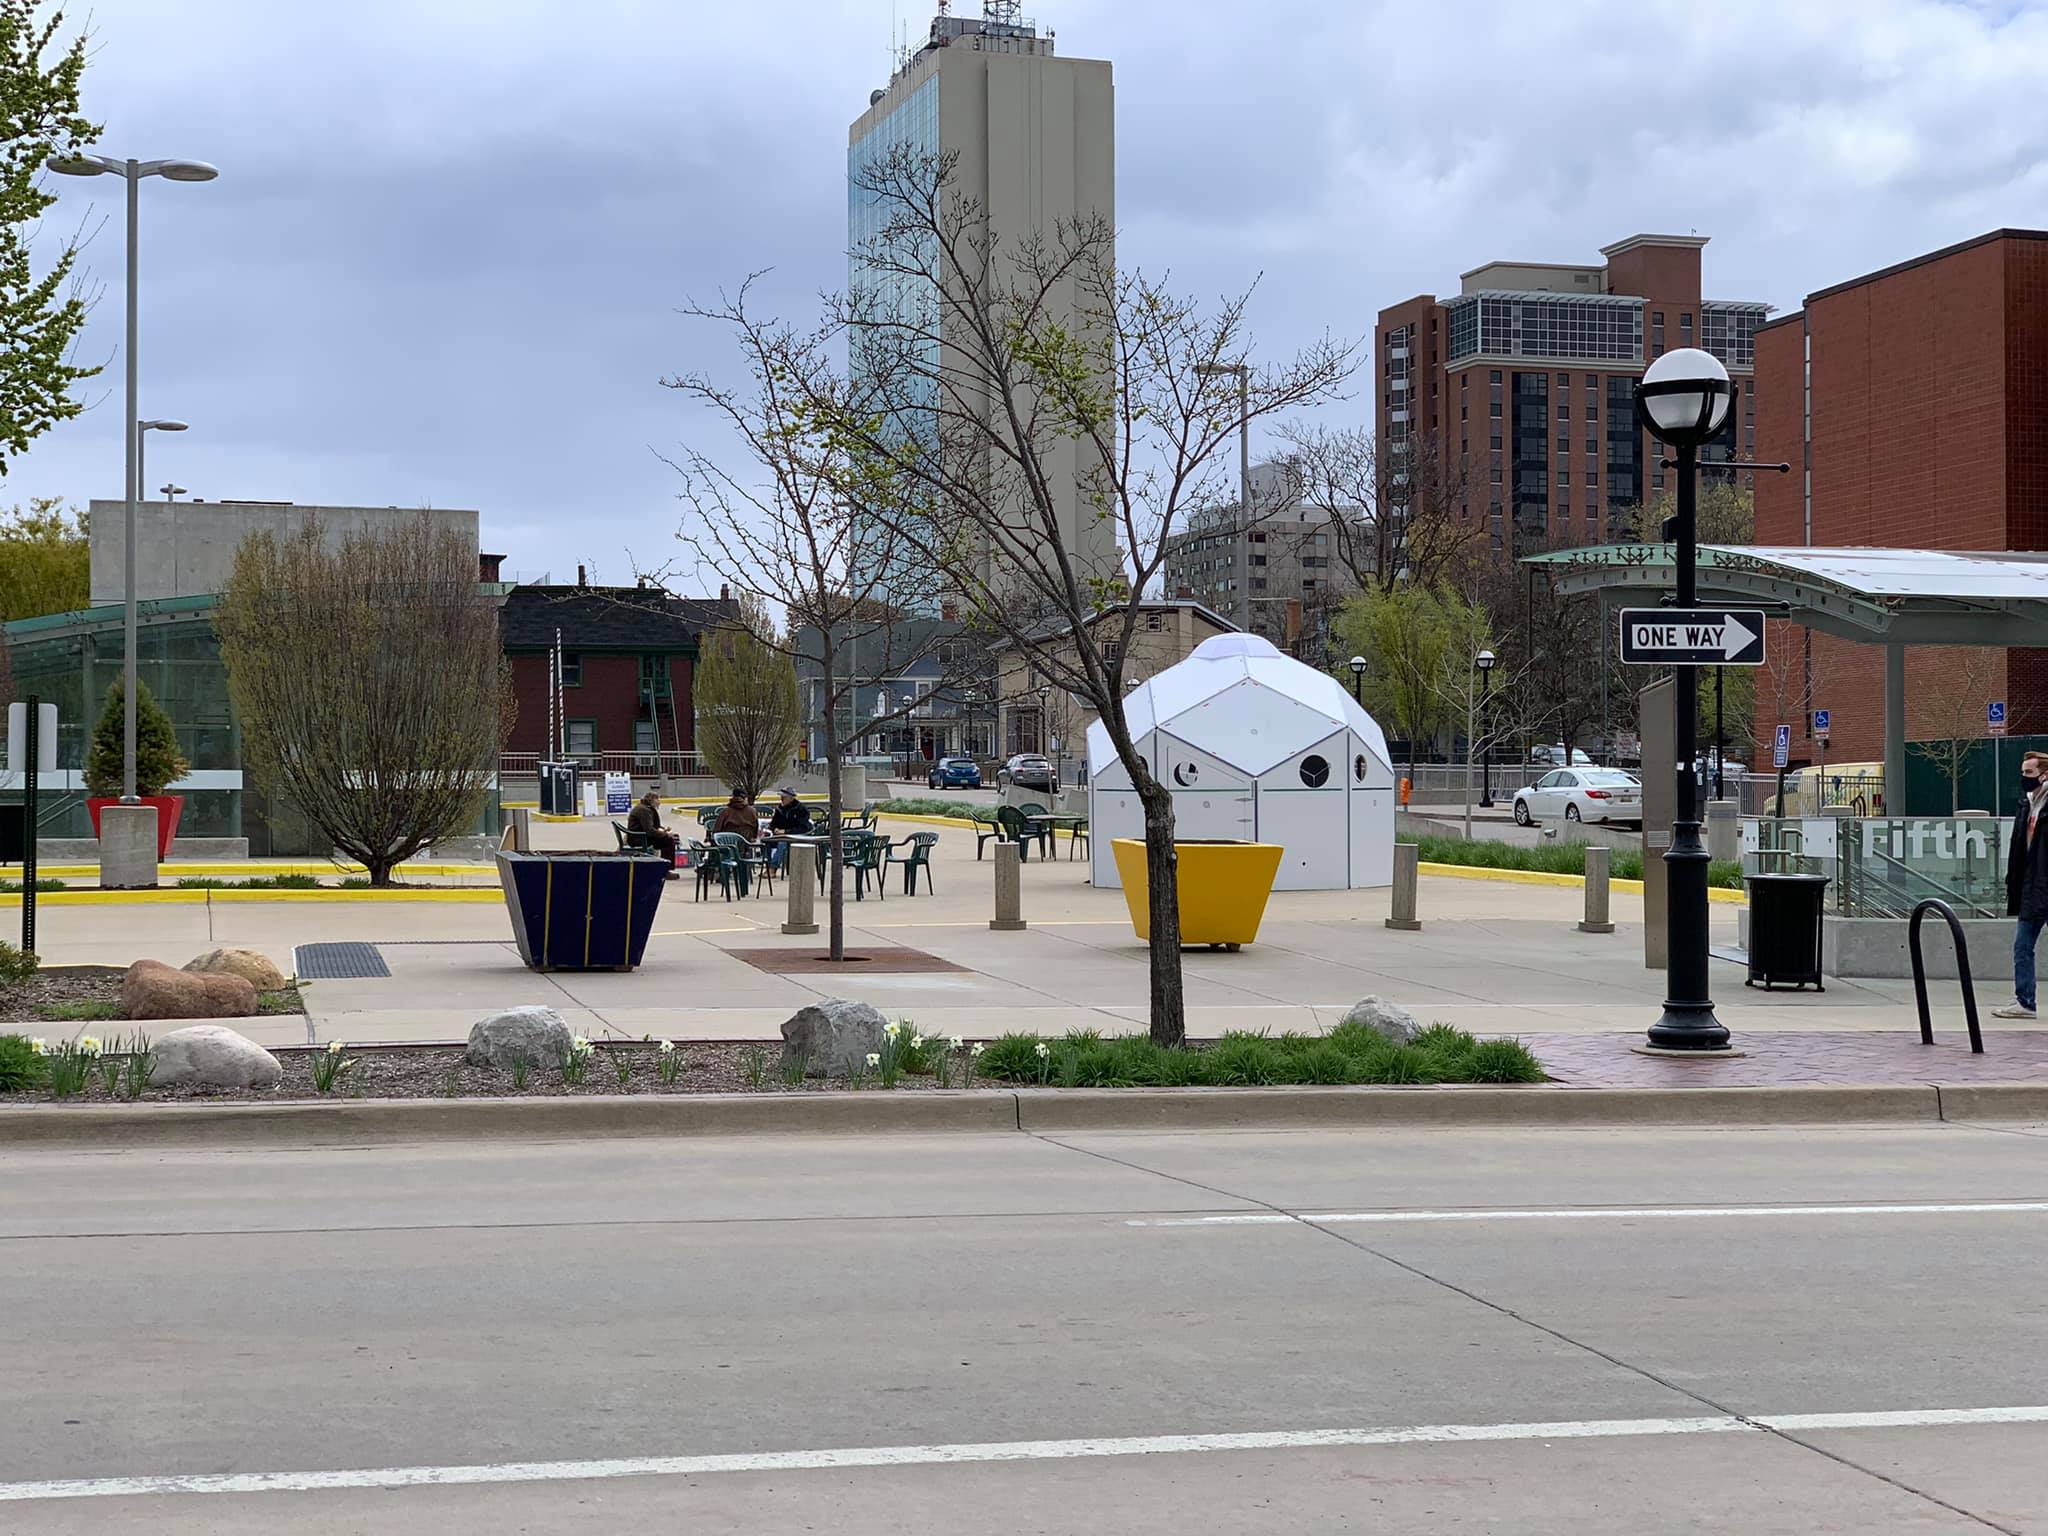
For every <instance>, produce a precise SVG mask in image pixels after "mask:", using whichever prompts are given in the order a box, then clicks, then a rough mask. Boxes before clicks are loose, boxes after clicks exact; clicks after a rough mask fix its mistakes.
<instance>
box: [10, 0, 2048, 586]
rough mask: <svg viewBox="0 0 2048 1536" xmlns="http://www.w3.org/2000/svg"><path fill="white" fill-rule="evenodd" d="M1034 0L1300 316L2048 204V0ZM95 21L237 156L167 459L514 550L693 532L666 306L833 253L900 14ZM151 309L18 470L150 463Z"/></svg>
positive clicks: (1276, 335)
mask: <svg viewBox="0 0 2048 1536" xmlns="http://www.w3.org/2000/svg"><path fill="white" fill-rule="evenodd" d="M957 3H959V4H961V5H963V6H966V7H972V5H973V4H974V0H957ZM1036 8H1037V10H1038V13H1039V19H1040V21H1041V23H1042V24H1045V25H1050V26H1052V27H1054V28H1056V29H1057V30H1058V32H1059V44H1060V48H1061V51H1063V52H1066V53H1072V54H1083V55H1089V56H1097V57H1108V58H1111V59H1113V60H1114V61H1115V62H1116V67H1117V86H1118V97H1119V101H1118V129H1117V131H1118V156H1119V187H1118V199H1119V210H1118V212H1119V219H1120V222H1121V224H1122V226H1123V243H1122V250H1123V253H1124V255H1125V257H1126V259H1127V260H1131V261H1134V262H1138V263H1141V264H1143V265H1145V266H1147V267H1151V268H1161V267H1171V268H1172V269H1173V270H1174V271H1175V273H1176V274H1177V276H1178V278H1179V280H1180V282H1181V283H1182V284H1183V286H1186V287H1188V288H1190V289H1192V290H1194V291H1197V292H1208V293H1215V292H1222V291H1225V290H1230V289H1235V288H1238V287H1241V286H1243V285H1244V284H1245V283H1246V282H1248V281H1250V280H1251V279H1252V278H1253V277H1254V276H1255V275H1258V274H1260V273H1263V274H1264V278H1263V281H1262V283H1261V287H1260V292H1259V296H1258V299H1257V301H1256V304H1255V307H1254V316H1255V319H1256V321H1257V322H1258V325H1259V328H1260V346H1261V348H1262V350H1266V351H1269V352H1272V353H1276V354H1277V353H1279V352H1281V351H1284V350H1286V349H1288V348H1290V347H1293V346H1296V345H1299V344H1300V343H1301V342H1303V341H1304V340H1306V339H1307V338H1309V337H1310V336H1312V335H1315V334H1319V333H1321V332H1322V331H1323V330H1325V329H1326V328H1327V329H1330V330H1334V331H1336V332H1338V333H1341V334H1351V335H1360V334H1363V333H1366V332H1368V331H1369V330H1370V328H1371V324H1372V318H1373V315H1374V313H1375V312H1376V311H1377V310H1378V309H1379V308H1380V307H1381V306H1382V305H1384V304H1387V303H1390V302H1392V301H1394V300H1396V299H1400V298H1404V297H1406V296H1408V295H1410V294H1413V293H1418V292H1423V291H1435V292H1446V291H1449V290H1451V289H1452V288H1454V287H1455V286H1456V278H1457V273H1458V272H1459V271H1461V270H1463V269H1464V268H1467V267H1470V266H1473V265H1475V264H1476V263H1478V262H1480V261H1482V260H1486V259H1489V258H1492V257H1496V256H1504V255H1519V256H1526V257H1530V258H1534V259H1541V260H1584V259H1592V258H1593V256H1594V252H1595V249H1596V248H1597V247H1598V246H1599V245H1601V244H1604V243H1606V242H1608V241H1610V240H1613V239H1616V238H1619V237H1620V236H1622V235H1625V234H1629V233H1633V232H1635V231H1637V230H1644V229H1653V230H1688V229H1697V230H1699V231H1700V232H1701V233H1704V234H1710V235H1712V236H1713V237H1714V240H1713V244H1712V245H1711V246H1710V247H1709V248H1708V252H1707V272H1708V285H1709V287H1710V288H1711V289H1712V290H1713V291H1714V292H1715V293H1717V294H1724V295H1728V296H1736V297H1755V298H1761V299H1766V300H1769V301H1771V302H1773V303H1777V304H1780V305H1789V304H1795V303H1797V301H1798V299H1799V297H1800V295H1801V294H1803V293H1805V292H1806V291H1808V290H1810V289H1812V288H1816V287H1820V286H1822V285H1824V284H1826V283H1830V282H1834V281H1838V280H1840V279H1842V278H1845V277H1848V276H1852V275H1854V274H1856V273H1858V272H1862V271H1865V270H1869V269H1870V268H1873V267H1877V266H1881V265H1884V264H1886V263H1888V262H1891V261H1896V260H1899V259H1902V258H1904V257H1907V256H1911V255H1913V254H1915V253H1917V252H1920V251H1924V250H1927V249H1930V248H1933V247H1935V246H1939V245H1942V244H1946V243H1949V242H1951V241H1954V240H1958V239H1963V238H1967V237H1968V236H1970V235H1973V234H1976V233H1980V232H1981V231H1983V230H1985V229H1988V228H1993V227H1996V226H1999V225H2005V224H2035V225H2038V224H2041V223H2043V222H2048V172H2044V170H2043V169H2042V167H2043V166H2044V165H2048V142H2044V141H2048V121H2044V120H2043V119H2042V118H2041V115H2040V114H2039V113H2038V111H2037V110H2036V108H2035V102H2036V100H2037V98H2038V85H2039V81H2040V80H2042V79H2043V78H2048V7H2044V6H2043V5H2041V4H2023V5H2014V4H2004V3H1998V4H1993V3H1977V4H1969V3H1952V4H1942V3H1937V0H1856V3H1851V0H1800V3H1798V4H1790V5H1788V4H1785V3H1783V0H1776V3H1766V0H1719V3H1717V4H1716V5H1714V6H1712V7H1707V8H1702V7H1699V6H1696V5H1692V4H1679V3H1666V0H1658V3H1644V4H1637V5H1632V6H1626V7H1622V6H1611V5H1595V4H1590V3H1587V4H1576V3H1575V4H1564V5H1553V6H1549V7H1544V8H1541V10H1540V12H1532V11H1531V10H1530V8H1529V7H1528V6H1527V5H1526V4H1522V3H1511V0H1453V3H1451V4H1447V5H1440V6H1415V5H1406V4H1404V5H1395V4H1383V3H1365V4H1358V3H1329V0H1323V3H1309V0H1269V3H1267V4H1264V5H1261V6H1257V7H1252V6H1246V5H1242V4H1232V3H1226V0H1180V3H1167V0H1126V3H1121V4H1112V3H1109V0H1038V4H1037V7H1036ZM899 14H900V15H901V16H902V17H903V18H904V19H905V20H907V21H908V22H909V23H910V25H911V27H912V29H913V31H919V30H921V29H922V27H923V25H924V22H925V20H926V13H925V12H924V11H922V10H916V11H913V10H912V9H911V6H910V4H909V0H904V3H903V4H902V5H901V6H900V7H899ZM1539 15H1540V20H1539V19H1536V18H1537V17H1538V16H1539ZM92 21H93V25H94V28H95V32H96V52H95V56H94V60H93V64H92V67H91V70H90V71H89V74H88V92H89V100H88V105H89V109H90V110H91V111H92V112H93V113H94V114H95V115H97V116H99V117H102V118H104V119H105V121H106V123H107V133H106V136H105V139H104V141H103V144H102V148H103V149H105V150H106V151H107V152H110V153H135V154H139V155H157V154H181V155H194V156H200V157H204V158H208V159H212V160H215V161H217V162H218V163H219V164H220V165H221V167H222V171H223V175H222V179H221V180H220V181H218V182H216V183H213V184H211V185H208V186H199V187H187V186H167V185H163V184H153V185H151V186H149V187H148V188H147V190H146V192H145V210H144V245H143V256H144V295H143V310H142V314H143V338H142V347H141V351H140V358H141V363H142V373H143V381H144V383H143V408H144V410H145V412H150V413H158V414H176V415H181V416H184V417H186V418H187V419H189V420H191V421H192V423H193V427H194V430H193V431H192V432H191V433H189V434H187V435H186V436H185V437H184V438H182V439H179V440H177V441H175V442H171V441H159V442H156V443H153V444H152V447H153V450H154V452H153V455H152V465H151V476H150V478H151V479H152V480H153V481H155V482H156V483H158V484H161V483H162V481H163V479H164V478H165V476H167V475H168V476H174V477H175V478H176V479H177V480H178V481H179V482H180V483H182V484H184V485H186V486H188V487H190V488H191V489H192V490H193V491H195V492H196V493H198V494H200V495H204V496H208V497H214V496H223V495H237V496H250V497H270V498H282V499H291V500H295V501H301V502H315V501H323V500H328V501H362V502H369V503H384V502H399V503H405V502H413V501H420V500H426V501H432V502H435V503H438V504H441V505H471V506H477V507H480V508H481V509H482V510H483V512H484V527H485V537H486V541H487V543H488V544H489V545H490V546H491V547H493V548H496V549H501V550H504V551H505V552H506V553H508V554H509V555H510V556H511V564H512V565H513V566H515V567H518V568H521V569H524V570H529V571H539V570H542V569H548V568H552V569H553V570H555V571H556V572H557V573H560V572H563V571H565V570H567V569H568V568H569V567H570V566H573V565H574V564H575V563H576V562H577V561H578V560H587V561H591V562H594V563H595V564H596V565H597V566H598V568H599V569H600V570H601V571H603V572H605V573H607V574H610V575H623V574H624V572H625V570H626V568H627V551H628V550H631V551H632V552H633V553H634V554H635V555H636V556H638V557H639V558H640V559H642V560H645V561H658V560H660V559H663V558H665V557H667V556H668V555H669V554H670V553H671V552H672V546H671V544H670V535H671V534H672V532H673V530H674V527H675V524H676V521H677V518H678V515H679V512H678V508H677V506H676V503H675V501H674V499H673V498H674V489H675V487H674V481H673V473H672V471H670V470H669V469H668V468H666V467H665V466H664V465H663V464H661V463H660V462H659V461H658V460H657V459H656V457H655V456H654V454H653V453H652V452H650V448H667V447H669V446H671V445H672V444H674V443H675V442H676V441H677V439H678V438H679V437H680V436H681V435H682V434H683V432H684V431H686V430H689V429H691V424H690V423H688V422H687V421H686V419H685V418H684V416H683V414H682V412H681V410H680V408H679V402H678V401H677V400H676V399H675V397H673V396H672V395H670V394H668V393H667V392H665V391H663V390H662V389H661V388H660V387H659V385H658V380H659V378H660V377H661V376H662V375H663V374H665V373H670V372H674V371H677V370H679V369H683V368H687V367H691V366H700V365H702V366H716V365H718V364H719V363H721V362H722V360H723V359H722V354H720V353H719V352H718V350H717V347H716V341H717V338H716V337H715V336H713V335H711V334H708V333H706V332H705V331H703V330H701V329H693V328H692V327H691V326H690V325H689V324H688V323H686V322H684V321H683V320H681V319H680V318H679V317H677V316H676V314H675V313H674V310H675V307H676V306H677V305H678V304H680V303H681V302H682V301H683V300H684V299H685V298H686V297H687V296H689V295H691V294H698V295H705V294H709V293H711V292H713V291H715V290H716V289H717V288H718V287H719V286H721V285H731V284H734V283H736V282H737V281H738V280H740V279H741V278H742V277H743V276H744V275H745V274H746V273H748V272H749V271H752V270H755V269H758V268H764V267H772V268H774V269H775V270H774V272H773V274H772V275H771V276H770V277H769V278H768V279H766V281H765V282H764V285H763V295H762V296H763V299H764V301H765V302H768V303H771V304H773V305H775V306H776V307H779V308H781V309H782V310H784V311H785V312H788V313H801V312H802V311H804V310H805V309H807V308H808V306H809V304H810V302H811V298H812V295H814V294H815V293H816V292H817V290H819V289H820V288H830V287H835V286H837V285H838V284H839V283H840V282H841V281H842V280H843V277H844V272H845V260H844V253H843V251H844V210H845V190H844V179H843V178H844V149H845V127H846V123H847V122H848V121H849V120H850V118H851V117H852V116H853V115H854V113H855V112H856V111H857V110H858V109H859V108H860V107H861V105H862V104H863V103H864V102H865V100H866V96H867V92H868V91H869V89H871V88H872V87H873V86H874V85H876V84H879V83H881V81H882V80H883V79H884V78H885V76H886V70H887V59H888V54H887V47H886V42H887V37H888V6H887V5H886V4H885V3H883V0H792V3H790V4H786V5H784V6H781V7H760V6H752V5H746V6H742V5H737V4H726V3H717V0H585V3H584V4H582V5H579V6H576V7H564V6H561V5H559V4H555V3H540V0H493V3H490V4H484V3H482V0H411V3H400V0H381V3H357V4H354V5H351V6H347V7H332V6H318V7H316V6H280V5H277V4H275V3H274V0H269V3H262V4H258V3H254V0H189V3H187V4H184V5H180V6H175V7H172V6H164V5H161V4H160V3H157V0H99V3H98V4H97V5H96V7H95V9H94V12H93V17H92ZM63 190H64V194H65V197H64V204H63V206H62V208H61V210H60V212H61V214H62V215H63V216H64V217H63V219H60V220H59V221H57V222H56V223H55V224H53V228H55V227H64V225H65V223H66V222H67V221H68V219H69V218H70V217H71V216H72V215H73V214H74V213H82V212H83V210H84V207H85V204H86V202H87V201H88V200H91V201H93V202H94V203H95V204H96V206H97V207H98V209H99V210H100V211H101V212H103V213H117V212H118V202H117V200H115V198H113V197H112V196H111V195H110V194H112V193H113V191H114V188H113V187H112V186H111V184H109V183H105V182H100V183H67V184H65V185H64V188H63ZM120 242H121V231H120V228H119V225H118V221H116V222H113V223H110V224H108V225H107V226H106V227H105V228H103V229H102V230H101V232H100V234H99V236H98V238H97V240H96V241H95V243H94V244H93V246H92V248H91V251H90V254H89V261H90V263H91V265H92V267H93V269H94V272H95V275H96V276H98V277H99V278H100V279H101V280H102V281H106V280H113V281H114V282H116V283H118V280H119V276H120V261H121V245H120ZM120 327H121V313H120V300H119V294H118V291H115V292H110V293H109V294H107V295H106V297H105V298H104V299H103V301H102V303H101V305H100V307H99V309H98V311H97V312H96V314H95V316H94V320H93V325H92V330H91V334H90V335H89V337H88V338H87V343H86V352H87V355H88V356H89V357H92V358H95V359H105V360H108V361H110V362H112V363H114V364H115V369H114V371H112V372H110V374H109V375H108V376H107V377H106V378H103V379H102V380H99V381H95V386H96V387H95V388H94V391H93V393H94V398H95V400H96V402H97V403H96V404H95V407H94V409H92V410H91V411H90V412H88V413H87V415H86V416H85V417H83V418H81V419H80V420H79V421H76V422H73V423H70V424H67V425H66V426H64V427H62V428H60V429H59V430H58V431H56V432H55V433H53V434H51V435H50V436H49V437H48V438H46V439H44V440H43V441H42V442H41V443H39V444H38V445H37V446H36V447H35V448H34V450H33V451H32V452H31V453H30V455H29V456H28V457H27V458H26V459H24V460H22V461H21V462H19V463H18V464H16V465H15V466H14V468H13V472H12V473H11V474H10V475H9V477H8V479H7V481H6V482H5V483H4V485H0V496H5V497H7V498H8V499H10V500H11V499H13V498H15V497H26V496H29V495H33V494H56V495H62V496H66V497H70V498H73V499H77V500H80V501H83V500H84V499H86V498H88V497H90V496H94V495H108V494H118V493H119V484H120V473H121V469H120V428H119V419H120V400H119V397H118V394H113V393H109V390H110V389H115V388H118V379H119V375H118V361H119V360H118V355H117V352H116V348H117V347H118V343H119V338H120ZM1350 409H1352V410H1353V411H1362V409H1363V407H1362V405H1360V406H1354V407H1351V408H1350Z"/></svg>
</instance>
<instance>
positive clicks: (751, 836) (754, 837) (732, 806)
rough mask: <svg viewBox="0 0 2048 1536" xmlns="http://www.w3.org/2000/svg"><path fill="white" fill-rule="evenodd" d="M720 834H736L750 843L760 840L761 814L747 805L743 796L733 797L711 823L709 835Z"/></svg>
mask: <svg viewBox="0 0 2048 1536" xmlns="http://www.w3.org/2000/svg"><path fill="white" fill-rule="evenodd" d="M721 832H737V833H739V835H740V836H741V837H744V838H745V839H746V840H747V841H748V842H750V843H758V842H759V841H760V840H761V813H760V812H759V811H757V810H755V809H754V808H753V806H751V805H749V804H748V803H747V797H746V796H745V795H734V796H733V797H732V798H731V799H730V800H728V801H726V802H725V809H724V810H722V811H720V812H719V813H718V819H717V820H716V821H714V822H712V823H711V835H712V836H713V837H716V836H717V835H718V834H719V833H721Z"/></svg>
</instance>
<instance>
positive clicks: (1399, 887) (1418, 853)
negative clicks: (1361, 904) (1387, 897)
mask: <svg viewBox="0 0 2048 1536" xmlns="http://www.w3.org/2000/svg"><path fill="white" fill-rule="evenodd" d="M1421 863H1422V850H1421V848H1419V847H1417V846H1416V845H1415V844H1414V843H1396V844H1394V903H1393V910H1392V912H1391V914H1390V915H1389V916H1388V918H1387V926H1388V927H1389V928H1399V929H1401V930H1402V931H1404V932H1407V933H1413V932H1414V931H1415V930H1416V929H1418V928H1420V927H1421V926H1422V923H1421V921H1420V920H1419V919H1418V918H1417V917H1416V916H1415V887H1416V884H1417V882H1418V880H1419V879H1420V877H1421V867H1420V866H1421Z"/></svg>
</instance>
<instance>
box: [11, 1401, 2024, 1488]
mask: <svg viewBox="0 0 2048 1536" xmlns="http://www.w3.org/2000/svg"><path fill="white" fill-rule="evenodd" d="M2041 1423H2048V1406H2041V1407H2024V1408H1923V1409H1905V1410H1902V1411H1894V1412H1879V1413H1795V1414H1784V1415H1778V1416H1772V1417H1767V1418H1757V1417H1750V1418H1736V1417H1734V1416H1733V1415H1725V1414H1717V1415H1711V1416H1706V1417H1701V1418H1686V1419H1568V1420H1564V1421H1562V1422H1557V1423H1539V1424H1414V1425H1408V1426H1405V1427H1396V1428H1373V1429H1290V1430H1267V1431H1254V1432H1251V1433H1248V1434H1224V1435H1137V1436H1122V1437H1114V1438H1106V1439H1098V1440H1008V1441H996V1442H991V1443H983V1444H966V1445H875V1446H854V1447H848V1448H844V1449H833V1450H815V1451H764V1452H749V1453H741V1454H738V1455H724V1456H635V1457H620V1458H614V1459H608V1460H602V1461H515V1462H496V1463H490V1464H486V1465H480V1466H449V1467H373V1468H363V1469H357V1470H353V1471H340V1472H225V1473H203V1474H194V1475H192V1476H187V1477H180V1476H161V1477H81V1478H61V1479H52V1480H49V1481H46V1482H30V1483H0V1501H11V1500H24V1499H103V1498H122V1497H134V1496H138V1495H152V1496H153V1495H163V1494H172V1493H211V1494H222V1493H226V1494H246V1493H311V1492H318V1491H323V1490H332V1489H348V1488H380V1489H381V1488H421V1487H453V1486H458V1485H464V1484H475V1483H554V1482H581V1481H585V1480H589V1479H594V1478H615V1477H704V1476H711V1475H715V1474H719V1473H732V1472H809V1471H832V1470H845V1469H849V1468H860V1467H929V1466H946V1465H953V1464H958V1463H963V1462H992V1461H1075V1460H1083V1459H1087V1458H1092V1457H1100V1456H1186V1455H1193V1454H1201V1453H1214V1452H1221V1451H1292V1450H1316V1449H1327V1448H1329V1447H1345V1446H1373V1445H1436V1444H1447V1443H1453V1442H1457V1443H1467V1444H1470V1443H1479V1442H1486V1441H1505V1440H1608V1439H1621V1438H1625V1437H1630V1436H1641V1435H1723V1434H1760V1433H1763V1432H1764V1431H1766V1430H1771V1429H1779V1430H1829V1429H1844V1430H1846V1429H1912V1428H1952V1427H1956V1426H1967V1425H1979V1424H2041Z"/></svg>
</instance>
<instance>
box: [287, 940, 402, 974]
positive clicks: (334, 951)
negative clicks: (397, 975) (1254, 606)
mask: <svg viewBox="0 0 2048 1536" xmlns="http://www.w3.org/2000/svg"><path fill="white" fill-rule="evenodd" d="M293 954H294V957H295V958H294V960H293V963H294V964H295V965H296V966H297V967H298V971H299V979H300V980H301V981H362V980H365V979H367V978H370V977H373V976H389V975H390V974H391V967H390V966H388V965H386V964H385V963H384V956H383V955H382V954H381V953H379V952H378V949H377V946H376V945H374V944H301V945H299V946H298V948H297V949H296V950H295V951H293Z"/></svg>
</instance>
